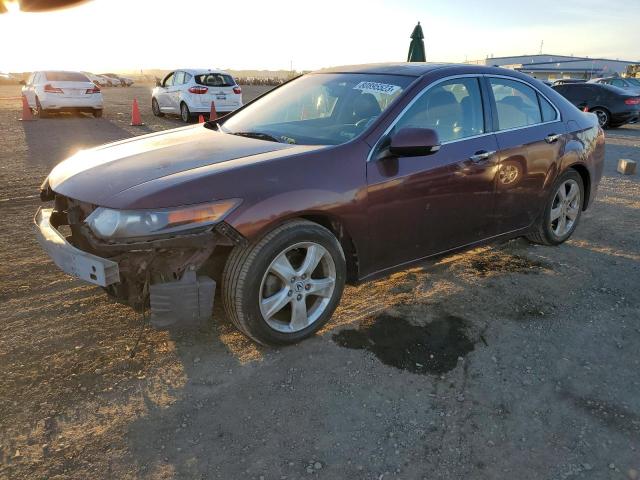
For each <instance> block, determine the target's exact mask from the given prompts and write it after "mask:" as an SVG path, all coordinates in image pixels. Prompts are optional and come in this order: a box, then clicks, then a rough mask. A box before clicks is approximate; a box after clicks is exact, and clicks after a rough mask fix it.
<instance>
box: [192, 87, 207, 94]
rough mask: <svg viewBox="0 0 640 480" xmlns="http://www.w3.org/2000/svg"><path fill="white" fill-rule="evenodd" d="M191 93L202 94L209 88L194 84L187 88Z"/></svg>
mask: <svg viewBox="0 0 640 480" xmlns="http://www.w3.org/2000/svg"><path fill="white" fill-rule="evenodd" d="M189 91H190V92H191V93H195V94H196V95H202V94H203V93H207V92H208V91H209V89H208V88H207V87H203V86H201V85H195V86H193V87H190V88H189Z"/></svg>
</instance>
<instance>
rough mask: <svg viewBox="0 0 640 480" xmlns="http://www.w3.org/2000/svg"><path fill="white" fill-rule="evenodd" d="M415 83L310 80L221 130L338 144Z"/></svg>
mask: <svg viewBox="0 0 640 480" xmlns="http://www.w3.org/2000/svg"><path fill="white" fill-rule="evenodd" d="M413 80H414V78H413V77H405V76H401V75H372V74H359V73H317V74H311V75H305V76H303V77H300V78H298V79H296V80H294V81H292V82H290V83H288V84H286V85H284V86H282V87H280V88H278V89H277V90H275V91H273V92H272V93H269V94H267V95H265V96H264V97H262V98H260V99H258V100H257V101H256V102H255V103H253V104H251V105H249V106H248V107H247V108H245V109H244V110H241V111H240V112H238V113H237V114H235V115H233V116H232V117H231V118H229V119H228V120H227V121H225V122H224V124H223V125H222V128H221V130H222V131H224V132H226V133H234V134H238V135H247V136H252V135H253V136H254V137H255V138H262V139H268V140H271V141H274V140H275V141H279V142H285V143H295V144H304V145H339V144H341V143H344V142H347V141H349V140H351V139H353V138H355V137H356V136H357V135H359V134H360V133H362V132H363V131H364V130H365V129H366V128H367V127H368V126H369V125H370V124H371V123H372V122H373V121H374V120H375V119H376V118H377V117H378V116H379V115H380V114H381V113H382V112H383V111H384V110H385V109H386V108H388V107H389V105H390V104H391V102H393V100H395V99H396V98H397V97H398V96H399V95H400V94H401V93H402V92H403V91H404V89H405V88H406V87H407V86H408V85H409V84H410V83H411V82H412V81H413ZM255 134H258V135H255Z"/></svg>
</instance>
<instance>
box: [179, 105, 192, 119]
mask: <svg viewBox="0 0 640 480" xmlns="http://www.w3.org/2000/svg"><path fill="white" fill-rule="evenodd" d="M180 118H181V119H182V121H183V122H184V123H189V122H190V121H191V112H190V111H189V107H187V104H186V103H184V102H182V103H181V104H180Z"/></svg>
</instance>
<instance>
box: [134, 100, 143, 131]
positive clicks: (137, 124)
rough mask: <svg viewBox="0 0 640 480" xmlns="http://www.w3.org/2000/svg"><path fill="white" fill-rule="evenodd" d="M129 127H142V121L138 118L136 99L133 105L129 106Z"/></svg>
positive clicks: (138, 111)
mask: <svg viewBox="0 0 640 480" xmlns="http://www.w3.org/2000/svg"><path fill="white" fill-rule="evenodd" d="M131 125H133V126H134V127H139V126H140V125H144V123H142V119H141V118H140V109H139V108H138V99H137V98H134V99H133V105H132V106H131Z"/></svg>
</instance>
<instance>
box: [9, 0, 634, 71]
mask: <svg viewBox="0 0 640 480" xmlns="http://www.w3.org/2000/svg"><path fill="white" fill-rule="evenodd" d="M9 8H10V9H11V6H10V7H9ZM11 10H12V11H10V12H9V13H7V14H4V15H0V72H3V71H4V72H7V71H11V72H21V71H31V70H37V69H69V70H87V71H93V72H94V73H101V72H108V71H138V70H140V69H142V70H144V69H151V68H159V69H173V68H180V67H181V68H189V67H192V68H193V67H197V68H199V67H207V68H225V69H234V70H244V69H250V70H263V69H267V70H279V69H283V70H289V69H290V67H291V66H293V69H295V70H298V71H300V70H313V69H316V68H322V67H328V66H335V65H344V64H354V63H371V62H386V61H405V60H406V55H407V51H408V47H409V41H410V40H409V35H410V34H411V31H412V30H413V27H414V26H415V24H416V22H418V21H420V22H421V24H422V26H423V29H424V33H425V45H426V51H427V60H428V61H446V62H463V61H465V59H468V60H474V59H481V58H485V57H487V56H496V57H498V56H510V55H521V54H532V53H539V51H540V43H541V42H542V41H544V45H543V48H542V50H543V51H544V53H548V54H549V53H550V54H556V55H571V54H573V55H576V56H590V57H607V58H614V59H615V58H619V59H623V60H632V61H640V28H638V25H640V0H614V1H604V0H536V1H525V0H520V1H517V0H516V1H514V0H484V1H478V0H453V1H452V0H449V1H447V0H366V1H359V0H358V1H350V0H320V1H319V0H311V1H310V0H306V1H305V0H244V1H240V2H230V1H224V2H222V1H215V0H93V1H90V2H87V3H85V4H82V5H80V6H78V7H75V8H69V9H65V10H61V11H57V12H48V13H23V12H16V11H15V8H14V9H11Z"/></svg>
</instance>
